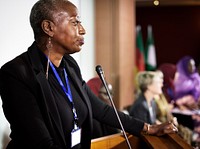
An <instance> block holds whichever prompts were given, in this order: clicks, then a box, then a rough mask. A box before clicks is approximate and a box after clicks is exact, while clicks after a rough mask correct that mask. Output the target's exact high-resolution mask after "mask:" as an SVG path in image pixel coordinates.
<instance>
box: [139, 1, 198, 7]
mask: <svg viewBox="0 0 200 149" xmlns="http://www.w3.org/2000/svg"><path fill="white" fill-rule="evenodd" d="M156 1H157V3H159V5H158V6H195V5H200V0H136V6H142V7H144V6H150V7H151V6H155V4H154V2H156Z"/></svg>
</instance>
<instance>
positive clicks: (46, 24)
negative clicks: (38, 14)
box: [41, 20, 54, 37]
mask: <svg viewBox="0 0 200 149" xmlns="http://www.w3.org/2000/svg"><path fill="white" fill-rule="evenodd" d="M41 27H42V30H43V31H44V32H45V33H46V34H47V35H49V36H50V37H53V34H54V32H53V28H54V23H53V22H52V21H49V20H43V21H42V24H41Z"/></svg>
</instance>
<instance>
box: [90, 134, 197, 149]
mask: <svg viewBox="0 0 200 149" xmlns="http://www.w3.org/2000/svg"><path fill="white" fill-rule="evenodd" d="M127 137H128V139H129V142H130V145H131V147H132V149H193V147H192V146H190V145H189V144H188V143H186V142H185V141H184V140H183V139H182V138H181V137H180V136H179V135H178V134H176V133H175V134H166V135H164V136H161V137H157V136H152V135H146V134H142V135H141V137H135V136H133V135H130V134H127ZM91 149H129V148H128V145H127V142H126V140H125V137H124V136H123V134H122V133H119V134H114V135H110V136H106V137H101V138H97V139H93V140H92V142H91Z"/></svg>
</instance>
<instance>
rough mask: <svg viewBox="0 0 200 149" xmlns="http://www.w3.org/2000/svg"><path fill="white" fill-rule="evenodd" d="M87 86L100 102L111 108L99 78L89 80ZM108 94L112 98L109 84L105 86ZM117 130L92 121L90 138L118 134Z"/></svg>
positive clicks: (111, 89)
mask: <svg viewBox="0 0 200 149" xmlns="http://www.w3.org/2000/svg"><path fill="white" fill-rule="evenodd" d="M87 85H88V86H89V87H90V89H91V90H92V91H93V93H94V94H95V95H96V96H97V97H99V99H101V100H102V101H104V102H105V103H107V104H108V105H110V106H111V102H110V100H109V98H108V95H107V92H106V89H105V87H104V86H103V83H102V81H101V79H100V78H99V77H95V78H92V79H90V80H89V81H88V82H87ZM107 85H108V89H109V92H110V94H111V96H113V88H112V85H111V84H107ZM118 132H119V130H118V129H116V128H113V127H110V126H108V125H106V124H103V123H100V122H99V121H97V120H95V119H93V132H92V138H93V139H94V138H99V137H103V136H107V135H111V134H115V133H118Z"/></svg>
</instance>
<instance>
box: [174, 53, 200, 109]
mask: <svg viewBox="0 0 200 149" xmlns="http://www.w3.org/2000/svg"><path fill="white" fill-rule="evenodd" d="M176 67H177V72H176V76H175V79H174V95H175V96H174V97H175V98H174V100H175V102H176V104H178V105H184V106H186V107H187V108H194V106H195V105H196V103H197V102H198V100H199V97H200V76H199V74H198V72H197V69H196V66H195V61H194V59H193V58H192V57H190V56H185V57H183V58H181V59H180V60H179V61H178V63H177V65H176Z"/></svg>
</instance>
